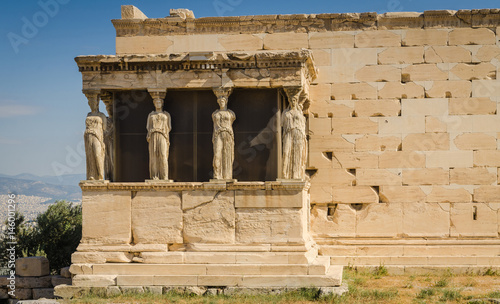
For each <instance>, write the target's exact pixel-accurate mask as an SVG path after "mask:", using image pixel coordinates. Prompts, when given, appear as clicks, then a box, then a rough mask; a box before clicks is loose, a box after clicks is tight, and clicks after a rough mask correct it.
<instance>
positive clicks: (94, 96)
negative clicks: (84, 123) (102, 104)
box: [82, 89, 101, 101]
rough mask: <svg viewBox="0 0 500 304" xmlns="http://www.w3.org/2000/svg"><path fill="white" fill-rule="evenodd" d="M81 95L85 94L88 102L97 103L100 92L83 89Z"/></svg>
mask: <svg viewBox="0 0 500 304" xmlns="http://www.w3.org/2000/svg"><path fill="white" fill-rule="evenodd" d="M82 93H83V94H85V96H86V97H87V99H88V100H89V101H91V100H96V99H97V101H99V96H100V95H101V90H96V89H84V90H82Z"/></svg>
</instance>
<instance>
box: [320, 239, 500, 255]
mask: <svg viewBox="0 0 500 304" xmlns="http://www.w3.org/2000/svg"><path fill="white" fill-rule="evenodd" d="M319 253H320V254H321V255H325V256H422V257H428V256H436V257H448V256H484V257H488V256H490V257H494V256H500V244H494V243H491V244H490V243H485V244H471V242H462V243H456V244H432V243H430V244H364V243H354V244H348V245H347V244H343V245H340V244H339V245H321V246H320V250H319Z"/></svg>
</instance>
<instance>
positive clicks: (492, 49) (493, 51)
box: [476, 45, 500, 62]
mask: <svg viewBox="0 0 500 304" xmlns="http://www.w3.org/2000/svg"><path fill="white" fill-rule="evenodd" d="M476 58H477V59H479V60H480V61H485V62H488V61H491V60H492V59H493V58H497V59H499V58H500V47H499V46H497V45H483V46H481V48H480V49H479V50H478V51H477V53H476Z"/></svg>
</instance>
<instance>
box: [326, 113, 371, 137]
mask: <svg viewBox="0 0 500 304" xmlns="http://www.w3.org/2000/svg"><path fill="white" fill-rule="evenodd" d="M377 132H378V123H377V122H376V121H373V120H371V119H370V118H367V117H348V118H336V119H332V133H333V134H335V133H336V134H339V133H340V134H369V133H377Z"/></svg>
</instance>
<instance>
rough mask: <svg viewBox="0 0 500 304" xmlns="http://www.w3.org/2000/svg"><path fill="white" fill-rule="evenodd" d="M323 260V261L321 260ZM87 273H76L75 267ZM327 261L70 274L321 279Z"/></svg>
mask: <svg viewBox="0 0 500 304" xmlns="http://www.w3.org/2000/svg"><path fill="white" fill-rule="evenodd" d="M325 258H326V259H325ZM79 266H80V269H82V268H81V267H85V268H86V269H87V270H86V271H84V270H81V271H78V267H79ZM329 267H330V259H329V258H328V257H321V258H320V259H317V260H315V261H314V263H311V264H309V265H307V264H304V265H290V264H267V265H262V264H207V265H201V264H138V263H107V264H93V265H89V264H81V265H79V264H73V265H72V272H73V274H94V275H112V274H116V275H229V274H239V275H276V274H281V275H325V274H326V272H327V271H328V268H329Z"/></svg>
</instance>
